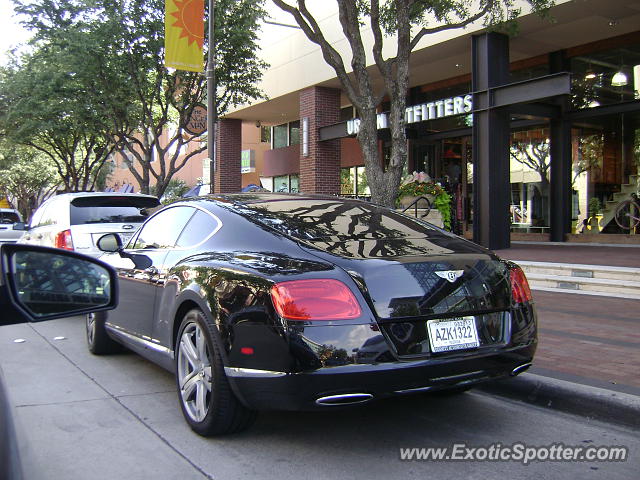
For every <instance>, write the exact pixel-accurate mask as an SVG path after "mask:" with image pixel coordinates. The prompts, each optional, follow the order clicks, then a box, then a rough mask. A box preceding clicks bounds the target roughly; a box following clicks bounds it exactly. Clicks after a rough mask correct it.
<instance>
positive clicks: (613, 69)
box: [570, 43, 640, 109]
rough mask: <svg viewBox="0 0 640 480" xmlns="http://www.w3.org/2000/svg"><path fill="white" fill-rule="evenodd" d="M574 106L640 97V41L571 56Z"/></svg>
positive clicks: (589, 105) (599, 104)
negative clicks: (639, 42)
mask: <svg viewBox="0 0 640 480" xmlns="http://www.w3.org/2000/svg"><path fill="white" fill-rule="evenodd" d="M570 62H571V63H570V65H571V74H572V75H571V103H572V106H573V108H576V109H582V108H594V107H599V106H602V105H611V104H615V103H621V102H629V101H632V100H636V99H638V98H640V44H638V43H636V44H630V45H626V46H624V47H622V48H614V49H610V50H605V51H598V52H593V53H586V54H581V55H578V56H574V57H572V58H571V60H570Z"/></svg>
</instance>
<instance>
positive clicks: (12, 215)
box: [0, 208, 24, 243]
mask: <svg viewBox="0 0 640 480" xmlns="http://www.w3.org/2000/svg"><path fill="white" fill-rule="evenodd" d="M21 222H22V217H21V216H20V212H18V210H15V209H13V208H0V243H14V242H17V241H18V239H19V238H20V237H21V236H22V234H23V233H24V230H20V229H18V230H14V228H13V227H14V225H15V224H16V223H21ZM18 228H20V227H18Z"/></svg>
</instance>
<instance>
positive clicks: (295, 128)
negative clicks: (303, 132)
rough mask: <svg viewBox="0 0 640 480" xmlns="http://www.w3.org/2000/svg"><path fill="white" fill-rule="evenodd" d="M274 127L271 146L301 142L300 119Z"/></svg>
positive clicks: (280, 146) (287, 145)
mask: <svg viewBox="0 0 640 480" xmlns="http://www.w3.org/2000/svg"><path fill="white" fill-rule="evenodd" d="M271 128H272V139H273V141H272V142H271V148H274V149H275V148H283V147H289V146H291V145H299V144H300V120H296V121H295V122H289V123H283V124H282V125H276V126H275V127H271Z"/></svg>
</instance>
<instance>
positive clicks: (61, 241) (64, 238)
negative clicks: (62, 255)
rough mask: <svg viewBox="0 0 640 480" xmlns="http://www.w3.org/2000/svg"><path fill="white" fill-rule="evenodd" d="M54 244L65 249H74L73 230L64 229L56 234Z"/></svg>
mask: <svg viewBox="0 0 640 480" xmlns="http://www.w3.org/2000/svg"><path fill="white" fill-rule="evenodd" d="M54 246H55V247H56V248H62V249H64V250H73V240H72V239H71V230H63V231H62V232H59V233H58V234H57V235H56V239H55V243H54Z"/></svg>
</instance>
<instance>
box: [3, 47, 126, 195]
mask: <svg viewBox="0 0 640 480" xmlns="http://www.w3.org/2000/svg"><path fill="white" fill-rule="evenodd" d="M81 61H86V60H81V59H79V58H74V57H73V56H70V55H68V52H67V51H65V50H64V49H61V48H59V47H58V46H56V45H36V46H35V50H33V51H32V52H31V53H29V54H26V55H24V56H22V57H21V58H20V59H14V60H13V62H12V63H11V64H10V65H9V66H8V67H5V68H3V69H1V70H0V136H1V137H3V138H5V139H7V140H8V141H10V142H11V143H13V144H15V145H24V146H27V147H30V149H31V151H32V152H33V151H34V150H36V151H38V152H40V154H42V155H44V156H47V157H48V158H49V159H51V161H52V162H53V164H54V165H55V169H56V172H57V174H58V177H59V179H60V183H62V186H63V188H64V190H65V191H68V192H71V191H77V190H91V189H93V187H94V182H95V178H96V177H95V175H96V172H97V171H98V170H99V169H100V168H101V167H102V166H103V165H104V163H105V162H106V160H107V158H108V157H109V155H110V153H111V152H112V150H113V146H110V145H109V138H108V137H107V131H106V130H105V124H104V122H103V121H102V119H101V118H100V117H99V116H98V115H97V112H96V111H95V109H93V108H91V106H90V105H89V104H87V103H85V102H83V101H79V99H82V98H84V97H85V96H86V85H85V84H84V83H83V81H82V80H83V79H82V78H81V76H79V75H76V74H75V72H76V71H77V66H78V63H79V62H81Z"/></svg>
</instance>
